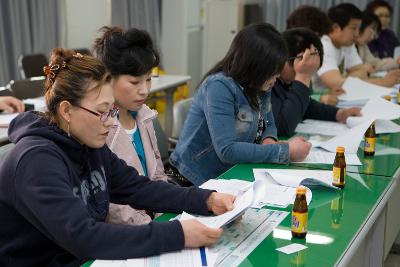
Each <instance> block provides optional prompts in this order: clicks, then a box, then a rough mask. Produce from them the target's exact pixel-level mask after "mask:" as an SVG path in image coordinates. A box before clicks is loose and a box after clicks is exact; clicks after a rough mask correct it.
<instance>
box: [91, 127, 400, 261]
mask: <svg viewBox="0 0 400 267" xmlns="http://www.w3.org/2000/svg"><path fill="white" fill-rule="evenodd" d="M399 141H400V134H390V135H381V136H379V138H378V142H379V143H381V144H384V145H386V146H390V147H399V144H400V142H399ZM359 156H360V160H361V161H362V162H363V166H357V167H349V168H348V170H349V171H352V172H355V173H359V174H360V177H361V178H362V179H363V180H364V182H365V184H366V185H367V186H368V188H366V187H364V186H363V185H362V184H361V183H360V182H358V181H356V180H354V179H352V178H351V177H349V176H347V177H346V187H345V188H344V190H342V191H334V190H329V189H323V188H319V189H314V190H313V200H312V202H311V204H310V207H309V232H308V234H307V239H306V240H304V241H303V240H296V239H291V233H290V223H291V217H290V215H289V216H288V217H286V219H285V220H284V221H283V222H282V223H281V224H280V225H279V226H278V227H277V228H276V229H275V230H274V231H273V233H272V234H270V235H269V236H267V237H266V238H265V240H264V241H263V242H262V243H261V244H260V245H259V246H258V247H257V248H256V249H255V250H254V251H253V252H252V253H251V254H250V255H249V256H248V257H247V258H246V260H244V261H243V262H242V263H241V265H240V266H333V265H338V266H365V264H367V263H368V264H370V266H379V265H382V263H383V260H384V258H385V256H386V255H387V252H388V250H389V249H390V247H391V245H392V244H393V241H394V238H395V236H396V234H397V232H398V231H399V229H400V218H398V217H396V214H398V212H397V209H398V208H397V207H398V203H399V202H400V186H399V185H398V183H397V179H398V177H399V166H400V155H385V156H375V157H372V158H364V156H363V154H362V151H361V150H359ZM331 167H332V166H331V165H305V164H302V165H289V166H287V165H272V164H238V165H236V166H234V167H233V168H231V169H230V170H228V171H227V172H225V173H224V174H222V175H220V177H219V178H220V179H243V180H248V181H252V180H253V168H291V169H298V168H305V169H331ZM366 173H371V174H366ZM270 208H272V207H270ZM284 210H286V211H291V206H290V207H288V208H286V209H284ZM172 216H174V215H172V214H164V215H163V216H161V217H160V218H159V220H168V219H169V218H171V217H172ZM292 242H300V243H302V242H303V243H304V244H305V245H306V246H307V247H308V249H306V250H303V251H300V252H298V253H295V254H291V255H286V254H283V253H280V252H277V251H276V248H279V247H282V246H285V245H288V244H290V243H292ZM91 263H92V262H87V263H86V264H85V265H83V266H90V265H91Z"/></svg>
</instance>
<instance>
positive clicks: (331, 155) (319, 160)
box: [294, 148, 362, 165]
mask: <svg viewBox="0 0 400 267" xmlns="http://www.w3.org/2000/svg"><path fill="white" fill-rule="evenodd" d="M335 156H336V153H335V152H328V151H324V150H321V149H318V148H312V149H311V150H310V153H308V155H307V157H306V158H305V159H304V160H303V161H298V162H294V163H306V164H333V162H334V161H335ZM345 157H346V164H347V165H362V164H361V161H360V159H359V158H358V156H357V154H349V153H345Z"/></svg>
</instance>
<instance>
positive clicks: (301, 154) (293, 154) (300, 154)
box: [288, 136, 311, 162]
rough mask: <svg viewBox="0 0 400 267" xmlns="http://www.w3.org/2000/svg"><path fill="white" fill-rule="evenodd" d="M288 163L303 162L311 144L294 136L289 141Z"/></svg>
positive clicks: (300, 137) (302, 138)
mask: <svg viewBox="0 0 400 267" xmlns="http://www.w3.org/2000/svg"><path fill="white" fill-rule="evenodd" d="M288 143H289V158H290V161H293V162H296V161H303V160H304V159H305V158H306V157H307V155H308V153H309V152H310V149H311V143H310V142H308V141H307V140H306V139H305V138H304V137H302V136H296V137H293V138H291V139H290V140H289V142H288Z"/></svg>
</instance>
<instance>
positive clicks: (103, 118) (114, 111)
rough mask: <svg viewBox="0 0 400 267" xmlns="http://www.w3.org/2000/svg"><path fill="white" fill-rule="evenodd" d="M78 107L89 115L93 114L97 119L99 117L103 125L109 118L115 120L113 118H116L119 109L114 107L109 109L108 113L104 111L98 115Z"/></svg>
mask: <svg viewBox="0 0 400 267" xmlns="http://www.w3.org/2000/svg"><path fill="white" fill-rule="evenodd" d="M78 107H79V108H81V109H83V110H86V111H87V112H89V113H91V114H93V115H95V116H97V117H99V118H100V121H101V122H103V123H105V122H106V121H107V120H108V118H109V117H111V118H115V116H117V114H118V112H119V109H118V108H117V107H115V106H114V107H113V108H112V109H110V110H109V111H106V112H104V113H98V112H95V111H93V110H90V109H87V108H84V107H82V106H78Z"/></svg>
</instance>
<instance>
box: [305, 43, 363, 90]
mask: <svg viewBox="0 0 400 267" xmlns="http://www.w3.org/2000/svg"><path fill="white" fill-rule="evenodd" d="M321 42H322V46H323V48H324V62H323V63H322V66H321V68H320V69H319V70H318V72H317V75H318V77H314V79H313V89H314V90H316V91H319V90H321V89H322V88H326V86H324V84H323V82H322V81H321V79H320V78H319V77H320V76H321V75H322V74H324V73H326V72H328V71H331V70H338V71H340V70H339V65H340V64H341V63H342V61H343V59H344V70H348V69H349V68H351V67H353V66H356V65H359V64H362V60H361V58H360V56H359V55H358V53H357V49H356V47H355V45H354V44H353V45H352V46H342V47H340V48H337V47H336V46H334V45H333V43H332V40H331V38H330V37H329V36H328V35H323V36H322V37H321Z"/></svg>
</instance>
